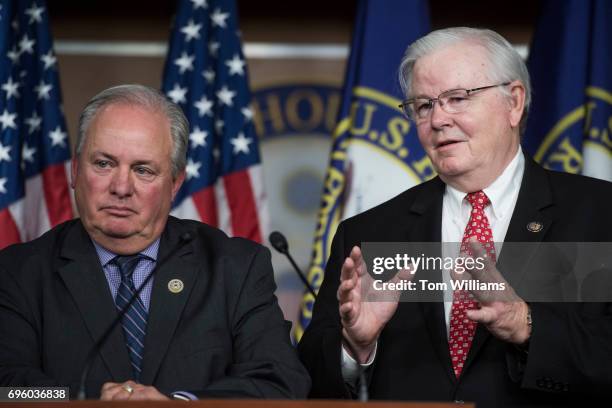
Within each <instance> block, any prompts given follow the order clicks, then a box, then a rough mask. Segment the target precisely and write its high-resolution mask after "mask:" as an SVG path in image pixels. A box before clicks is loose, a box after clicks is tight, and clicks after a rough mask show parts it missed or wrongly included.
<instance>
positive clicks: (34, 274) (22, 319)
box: [0, 217, 310, 398]
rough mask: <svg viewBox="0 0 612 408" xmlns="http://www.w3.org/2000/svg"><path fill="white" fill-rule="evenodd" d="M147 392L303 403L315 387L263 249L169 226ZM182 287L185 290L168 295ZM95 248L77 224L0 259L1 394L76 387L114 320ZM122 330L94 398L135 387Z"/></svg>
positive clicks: (151, 327) (148, 342)
mask: <svg viewBox="0 0 612 408" xmlns="http://www.w3.org/2000/svg"><path fill="white" fill-rule="evenodd" d="M185 232H190V233H191V235H192V237H193V240H192V241H190V242H188V243H186V244H184V245H182V246H180V245H179V249H178V250H176V252H175V253H174V254H172V255H171V257H170V258H169V260H168V262H167V263H165V264H164V265H162V266H161V269H159V270H158V271H157V273H156V275H155V278H154V279H155V281H154V285H153V290H152V293H151V304H150V309H149V318H148V324H147V333H146V339H145V352H144V357H143V366H142V370H143V371H142V375H141V382H142V383H143V384H147V385H154V386H155V387H157V388H158V389H159V390H160V391H161V392H165V393H169V392H173V391H179V390H180V391H191V392H194V393H195V394H196V395H198V396H201V397H219V396H233V397H254V398H258V397H266V398H296V397H297V398H303V397H305V396H306V394H307V392H308V389H309V386H310V379H309V377H308V374H307V373H306V371H305V369H304V368H303V366H302V365H301V363H300V362H299V360H298V358H297V353H296V352H295V350H294V349H293V347H292V345H291V342H290V339H289V335H288V334H289V330H288V327H287V325H286V323H285V321H284V319H283V315H282V313H281V310H280V308H279V307H278V304H277V300H276V297H275V296H274V290H275V288H276V286H275V283H274V276H273V272H272V266H271V264H270V253H269V251H268V250H267V249H265V248H263V247H262V246H260V245H257V244H255V243H253V242H251V241H248V240H245V239H240V238H228V237H227V236H226V235H225V234H223V233H222V232H221V231H219V230H216V229H214V228H211V227H209V226H206V225H204V224H201V223H199V222H195V221H180V220H177V219H176V218H172V217H170V218H169V220H168V223H167V226H166V229H165V231H164V233H163V234H162V237H161V243H160V249H159V256H158V260H162V259H163V258H164V257H165V256H166V254H167V253H168V252H169V251H172V248H175V247H176V246H177V244H178V243H179V237H180V236H181V235H182V234H184V233H185ZM171 279H180V280H182V281H183V283H184V290H183V291H182V292H180V293H178V294H174V293H172V292H170V291H169V290H168V282H169V281H170V280H171ZM116 315H117V312H116V310H115V304H114V301H113V298H112V296H111V292H110V290H109V287H108V283H107V281H106V279H105V276H104V272H103V270H102V267H101V265H100V262H99V259H98V256H97V254H96V252H95V249H94V247H93V244H92V242H91V240H90V238H89V236H88V235H87V233H86V231H85V230H84V228H83V226H82V224H81V222H80V221H79V220H73V221H69V222H67V223H64V224H62V225H59V226H58V227H56V228H54V229H52V230H51V231H50V232H48V233H46V234H45V235H43V236H42V237H40V238H39V239H36V240H34V241H32V242H30V243H27V244H19V245H14V246H11V247H9V248H7V249H5V250H4V251H2V252H1V253H0V385H1V386H8V385H11V386H43V385H62V386H70V391H71V394H72V395H74V393H75V392H76V391H77V386H78V382H79V374H80V372H81V370H82V369H83V365H84V363H85V356H86V355H87V353H88V351H89V350H90V348H91V347H92V345H93V344H94V342H95V341H96V340H97V339H98V338H100V336H101V335H102V333H103V332H104V331H105V329H106V328H107V327H108V326H109V325H110V323H111V321H112V320H113V319H114V318H115V316H116ZM130 377H131V368H130V362H129V357H128V354H127V350H126V346H125V341H124V338H123V332H122V329H121V325H118V327H117V328H116V329H115V330H114V332H113V333H112V335H111V336H110V338H109V339H108V341H107V342H106V344H104V346H103V347H102V349H101V351H100V353H99V354H98V355H97V356H96V358H95V360H94V362H93V366H92V370H91V373H90V374H89V378H88V380H87V395H88V397H90V398H94V397H98V396H99V394H100V388H101V385H102V383H104V382H106V381H114V382H122V381H125V380H128V379H130Z"/></svg>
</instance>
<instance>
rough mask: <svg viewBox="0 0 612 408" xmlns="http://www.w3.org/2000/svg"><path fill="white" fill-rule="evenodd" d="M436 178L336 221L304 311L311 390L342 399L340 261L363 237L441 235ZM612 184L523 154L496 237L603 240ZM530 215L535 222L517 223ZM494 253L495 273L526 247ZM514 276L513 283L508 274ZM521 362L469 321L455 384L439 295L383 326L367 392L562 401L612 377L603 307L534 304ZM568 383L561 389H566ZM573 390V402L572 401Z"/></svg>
mask: <svg viewBox="0 0 612 408" xmlns="http://www.w3.org/2000/svg"><path fill="white" fill-rule="evenodd" d="M444 189H445V185H444V183H443V182H442V181H441V180H440V179H438V178H435V179H433V180H431V181H428V182H426V183H423V184H421V185H418V186H416V187H414V188H412V189H410V190H408V191H406V192H404V193H402V194H400V195H399V196H397V197H395V198H393V199H392V200H390V201H388V202H386V203H384V204H382V205H380V206H378V207H376V208H374V209H372V210H369V211H367V212H365V213H362V214H360V215H357V216H355V217H353V218H351V219H348V220H346V221H344V222H343V223H341V224H340V226H339V228H338V231H337V233H336V236H335V238H334V241H333V244H332V252H331V256H330V259H329V261H328V264H327V268H326V272H325V279H324V281H323V284H322V287H321V289H320V293H319V297H318V299H317V301H316V303H315V306H314V311H313V319H312V322H311V324H310V326H309V327H308V329H307V330H306V332H305V334H304V336H303V338H302V340H301V343H300V345H299V352H300V357H301V359H302V362H303V363H304V364H305V365H306V368H307V369H308V370H309V372H310V375H311V378H312V381H313V387H312V390H311V396H312V397H317V398H341V397H346V396H347V395H348V390H347V387H345V385H344V384H343V380H342V377H341V372H340V340H341V325H340V319H339V312H338V301H337V299H336V291H337V287H338V282H339V273H340V267H341V264H342V262H343V261H344V259H345V257H346V256H347V255H348V253H349V252H350V250H351V248H352V247H353V246H354V245H361V243H362V242H368V241H369V242H375V241H381V242H392V241H413V242H439V241H440V240H441V218H442V197H443V193H444ZM610 203H612V184H611V183H607V182H602V181H599V180H595V179H591V178H586V177H580V176H574V175H567V174H561V173H556V172H551V171H547V170H544V169H543V168H541V167H540V166H538V165H537V164H536V163H535V162H533V161H532V160H531V159H530V158H526V163H525V173H524V177H523V181H522V185H521V189H520V192H519V197H518V200H517V203H516V207H515V210H514V213H513V215H512V218H511V222H510V225H509V228H508V232H507V234H506V239H505V242H512V241H515V242H539V241H551V242H559V241H578V242H582V241H606V242H610V241H612V217H611V215H610V209H611V208H612V207H611V205H610ZM532 221H539V222H541V223H542V224H543V229H542V230H541V231H539V232H530V231H529V230H528V229H527V228H526V226H527V224H528V223H530V222H532ZM511 252H512V251H507V250H506V248H505V247H504V250H503V251H502V252H501V254H500V258H499V260H498V261H499V262H498V268H499V269H500V270H501V272H502V273H504V271H506V272H508V271H512V270H514V269H516V268H520V266H521V262H524V260H525V259H528V258H529V256H528V254H512V253H511ZM510 283H511V284H512V283H513V282H512V281H510ZM531 309H532V316H533V330H532V336H531V340H530V343H529V348H528V357H527V359H526V364H523V363H525V359H524V357H525V356H524V355H523V354H522V352H521V351H519V350H517V349H516V348H515V347H514V346H511V345H509V344H506V343H504V342H502V341H500V340H498V339H497V338H495V337H493V336H492V335H491V334H490V333H489V332H488V331H487V330H486V328H484V327H482V325H479V327H478V328H477V332H476V335H475V339H474V342H473V345H472V347H471V350H470V352H469V355H468V358H467V361H466V366H465V367H464V369H463V373H462V375H461V377H460V379H459V380H457V379H456V378H455V376H454V374H453V371H452V367H451V361H450V357H449V351H448V340H447V334H446V333H447V330H446V325H445V320H444V308H443V303H442V302H429V303H400V304H399V306H398V309H397V311H396V312H395V314H394V316H393V317H392V318H391V320H390V321H389V322H388V323H387V325H386V326H385V328H384V329H383V331H382V333H381V335H380V337H379V342H378V351H377V354H376V359H375V362H374V365H373V367H372V368H371V369H370V370H369V371H370V372H369V379H370V383H369V392H370V397H371V398H373V399H401V400H442V401H443V400H450V401H452V400H465V401H475V402H476V403H477V406H478V407H487V406H513V405H523V404H537V403H538V402H542V403H551V404H557V403H560V402H567V401H569V399H570V397H569V396H570V395H572V394H573V393H572V391H588V392H591V391H594V390H595V391H602V390H604V389H605V387H608V386H609V385H610V384H612V308H611V307H610V305H609V304H602V303H584V304H577V303H573V304H560V303H534V304H532V305H531ZM567 391H569V392H567ZM582 397H583V396H578V397H577V398H582Z"/></svg>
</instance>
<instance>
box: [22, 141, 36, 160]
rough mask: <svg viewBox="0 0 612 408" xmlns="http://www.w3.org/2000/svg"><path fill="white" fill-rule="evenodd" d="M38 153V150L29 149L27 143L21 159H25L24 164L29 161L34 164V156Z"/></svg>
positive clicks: (24, 145)
mask: <svg viewBox="0 0 612 408" xmlns="http://www.w3.org/2000/svg"><path fill="white" fill-rule="evenodd" d="M35 153H36V148H34V147H29V146H28V144H27V143H24V144H23V148H22V149H21V157H22V159H23V161H22V163H24V162H26V161H28V162H30V163H34V154H35Z"/></svg>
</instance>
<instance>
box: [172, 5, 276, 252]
mask: <svg viewBox="0 0 612 408" xmlns="http://www.w3.org/2000/svg"><path fill="white" fill-rule="evenodd" d="M162 88H163V91H164V93H165V94H166V95H167V96H168V97H169V98H170V99H172V101H174V102H175V103H177V104H179V105H180V106H181V108H182V109H183V111H184V112H185V115H186V116H187V119H189V123H190V135H189V149H188V152H187V169H186V170H187V177H186V178H185V183H184V184H183V186H182V187H181V190H180V191H179V193H178V194H177V197H176V200H175V203H174V208H173V210H172V214H173V215H175V216H177V217H180V218H191V219H196V220H200V221H203V222H206V223H207V224H210V225H213V226H215V227H219V228H221V229H223V230H224V231H225V232H227V233H228V234H230V235H233V236H241V237H245V238H249V239H252V240H255V241H258V242H261V240H262V236H263V234H264V231H263V228H262V226H263V224H264V222H262V218H265V216H266V209H265V208H264V206H265V200H264V192H263V185H262V179H261V165H260V156H259V144H258V140H257V137H256V135H255V130H254V127H253V120H252V119H253V111H252V109H251V108H250V105H249V103H250V100H251V94H250V91H249V86H248V77H247V69H246V61H245V59H244V55H243V53H242V47H241V42H240V37H239V33H238V21H237V13H236V3H235V0H181V1H180V2H179V8H178V13H177V15H176V19H175V21H174V28H173V32H172V36H171V40H170V47H169V50H168V57H167V60H166V66H165V72H164V80H163V86H162Z"/></svg>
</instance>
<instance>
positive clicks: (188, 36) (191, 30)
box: [181, 19, 202, 42]
mask: <svg viewBox="0 0 612 408" xmlns="http://www.w3.org/2000/svg"><path fill="white" fill-rule="evenodd" d="M201 29H202V24H196V23H195V22H194V21H193V19H192V20H189V22H188V23H187V25H186V26H184V27H183V28H181V32H182V33H183V34H185V41H187V42H189V41H191V40H193V39H196V40H197V39H198V38H200V30H201Z"/></svg>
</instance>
